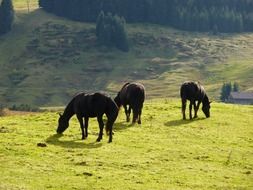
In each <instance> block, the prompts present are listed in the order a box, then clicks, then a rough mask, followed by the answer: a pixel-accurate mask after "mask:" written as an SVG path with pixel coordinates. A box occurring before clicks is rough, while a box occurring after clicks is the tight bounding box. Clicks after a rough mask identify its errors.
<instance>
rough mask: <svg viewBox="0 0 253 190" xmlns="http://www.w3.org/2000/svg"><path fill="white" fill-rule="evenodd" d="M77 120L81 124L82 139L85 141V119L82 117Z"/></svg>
mask: <svg viewBox="0 0 253 190" xmlns="http://www.w3.org/2000/svg"><path fill="white" fill-rule="evenodd" d="M77 119H78V121H79V123H80V128H81V130H82V139H85V135H84V125H83V118H82V117H81V116H79V115H78V116H77Z"/></svg>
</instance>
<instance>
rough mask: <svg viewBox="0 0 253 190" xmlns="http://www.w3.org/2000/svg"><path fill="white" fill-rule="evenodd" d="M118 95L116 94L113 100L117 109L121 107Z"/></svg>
mask: <svg viewBox="0 0 253 190" xmlns="http://www.w3.org/2000/svg"><path fill="white" fill-rule="evenodd" d="M119 94H120V93H118V94H117V96H116V97H115V98H114V102H115V103H116V104H117V106H118V107H120V106H121V101H120V95H119Z"/></svg>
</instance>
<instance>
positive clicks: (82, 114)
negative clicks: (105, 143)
mask: <svg viewBox="0 0 253 190" xmlns="http://www.w3.org/2000/svg"><path fill="white" fill-rule="evenodd" d="M118 110H119V109H118V106H117V105H116V103H115V102H114V101H113V100H112V99H111V98H110V97H108V96H106V95H104V94H102V93H94V94H86V93H80V94H77V95H76V96H75V97H74V98H73V99H72V100H71V101H70V102H69V104H68V105H67V107H66V108H65V110H64V113H63V115H61V114H60V118H59V120H58V128H57V133H63V132H64V131H65V130H66V129H67V128H68V126H69V120H70V118H71V117H72V116H73V115H74V114H76V116H77V119H78V121H79V123H80V127H81V130H82V139H85V138H87V137H88V122H89V118H90V117H97V121H98V123H99V129H100V131H99V135H98V138H97V141H98V142H99V141H100V140H101V139H102V136H103V128H104V122H103V115H104V114H105V115H106V117H107V123H106V132H107V134H108V133H109V142H112V126H113V124H114V122H115V120H116V118H117V116H118ZM83 118H84V123H83ZM84 128H85V133H84Z"/></svg>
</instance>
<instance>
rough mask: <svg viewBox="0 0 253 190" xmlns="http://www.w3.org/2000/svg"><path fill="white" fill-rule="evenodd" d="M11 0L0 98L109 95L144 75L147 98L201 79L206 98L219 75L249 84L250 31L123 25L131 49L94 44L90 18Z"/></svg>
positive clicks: (0, 48) (44, 100)
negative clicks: (79, 93) (75, 19)
mask: <svg viewBox="0 0 253 190" xmlns="http://www.w3.org/2000/svg"><path fill="white" fill-rule="evenodd" d="M35 2H36V1H35V0H34V1H31V3H32V4H31V7H30V12H29V13H28V12H27V7H26V4H25V1H22V0H19V1H15V4H14V5H15V9H16V19H15V24H14V27H13V30H12V31H11V32H10V33H8V34H7V35H4V36H1V37H0V52H1V56H0V86H1V88H0V102H1V103H6V104H10V105H11V104H21V103H26V104H31V105H39V106H41V105H63V104H65V103H66V102H67V101H68V100H69V98H70V97H72V96H73V94H75V93H76V92H77V91H106V92H108V93H109V94H111V95H112V96H114V95H115V93H116V92H117V91H118V90H119V88H120V87H121V85H122V84H123V83H124V82H125V81H139V82H142V83H143V84H144V85H145V86H146V89H147V97H148V98H154V97H178V91H179V86H180V84H181V83H182V82H183V81H185V80H199V81H201V83H203V84H204V86H205V88H206V90H207V92H208V94H209V95H210V96H211V99H218V97H219V93H220V88H221V86H222V84H223V82H228V81H232V82H234V81H236V82H238V83H239V85H240V88H241V90H245V91H253V87H252V81H253V74H252V73H253V60H252V54H253V34H251V33H243V34H230V35H228V34H226V35H225V34H219V35H216V36H214V35H212V34H208V33H190V32H182V31H178V30H175V29H172V28H169V27H161V26H158V25H151V24H128V25H127V31H128V35H129V39H130V48H131V49H130V52H128V53H123V52H120V51H118V50H116V49H107V48H104V47H99V46H98V44H97V42H96V37H95V33H94V30H95V25H94V24H90V23H86V24H83V23H79V22H73V21H70V20H66V19H62V18H59V17H56V16H53V15H51V14H48V13H45V12H43V11H42V10H40V9H37V5H36V3H35Z"/></svg>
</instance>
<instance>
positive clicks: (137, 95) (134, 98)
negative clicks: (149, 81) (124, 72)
mask: <svg viewBox="0 0 253 190" xmlns="http://www.w3.org/2000/svg"><path fill="white" fill-rule="evenodd" d="M124 93H125V96H126V98H127V101H128V102H129V103H131V102H137V103H140V104H142V103H143V102H144V100H145V87H144V85H143V84H141V83H129V84H128V85H127V86H126V87H125V92H124Z"/></svg>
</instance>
